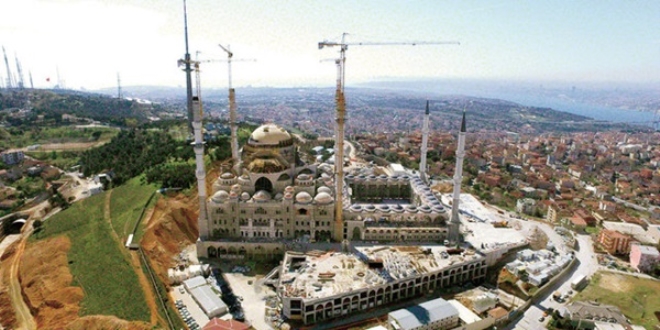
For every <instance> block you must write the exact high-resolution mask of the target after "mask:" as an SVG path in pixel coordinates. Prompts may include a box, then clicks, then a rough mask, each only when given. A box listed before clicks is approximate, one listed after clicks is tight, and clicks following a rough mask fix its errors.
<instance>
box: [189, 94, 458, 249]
mask: <svg viewBox="0 0 660 330" xmlns="http://www.w3.org/2000/svg"><path fill="white" fill-rule="evenodd" d="M428 120H429V111H428V104H427V110H426V114H425V120H424V122H425V127H428ZM424 135H425V136H426V135H428V129H425V130H424ZM464 138H465V115H463V123H462V125H461V134H459V146H463V147H464V145H465V142H464ZM233 145H234V144H233V143H232V146H233ZM422 149H426V147H425V146H424V145H423V146H422ZM425 151H426V150H422V155H424V154H425ZM236 154H240V160H237V161H235V164H237V165H236V166H234V168H233V169H232V170H231V171H227V172H225V173H222V174H221V175H220V177H219V178H218V179H217V180H216V181H215V182H214V184H213V188H212V195H211V197H210V198H209V199H208V200H206V203H205V204H204V205H201V207H203V208H206V210H205V211H206V212H204V213H205V214H207V217H206V219H204V218H203V217H201V216H200V219H199V221H200V223H199V228H200V234H199V235H200V240H199V241H198V243H197V244H198V246H197V248H198V250H197V251H198V254H199V255H200V256H202V257H209V258H245V257H247V258H260V257H265V258H279V257H281V256H282V255H283V254H284V252H285V248H286V247H285V242H287V241H290V240H294V239H304V240H308V241H311V242H314V241H324V242H325V241H334V242H346V241H352V242H355V241H378V242H390V243H397V242H411V241H412V242H422V243H423V242H427V243H443V242H444V241H445V240H450V241H451V242H452V243H454V242H457V241H459V239H460V238H459V235H458V225H456V226H454V225H452V224H451V223H458V221H459V220H458V213H457V212H452V219H450V216H449V212H447V209H446V208H445V206H443V204H442V203H441V202H440V200H439V199H438V197H437V196H436V194H435V193H434V192H432V191H431V188H430V187H429V185H428V184H427V181H425V180H424V178H426V174H425V170H424V169H425V166H421V167H420V169H421V171H420V172H419V173H418V174H415V175H413V174H411V172H409V171H406V170H405V169H403V168H397V167H392V168H390V170H389V171H388V172H389V174H390V175H385V174H382V175H374V174H371V175H362V174H359V175H353V174H351V173H350V172H349V174H348V175H346V176H345V178H344V180H343V182H340V184H341V188H342V189H343V192H344V193H343V194H342V195H343V198H342V199H341V200H336V199H335V196H336V194H335V193H334V192H335V191H336V184H337V182H336V180H335V176H333V173H332V166H330V165H329V164H319V163H317V164H306V163H304V162H303V161H301V158H300V157H299V155H298V153H297V147H296V144H295V139H294V137H293V136H292V135H291V134H290V133H289V132H287V131H286V130H285V129H283V128H281V127H279V126H277V125H275V124H265V125H263V126H261V127H259V128H257V129H256V130H255V131H254V132H253V133H252V134H251V135H250V138H249V140H248V141H247V143H246V144H245V145H244V146H243V147H242V149H241V150H240V152H238V153H236ZM462 154H463V153H462V150H460V149H459V150H458V151H457V165H456V168H457V177H456V178H455V183H456V182H458V185H459V189H455V193H459V192H460V182H461V179H460V173H461V171H460V168H461V167H462V158H463V157H462ZM456 200H457V199H455V200H454V202H456ZM336 203H340V206H341V209H342V210H343V212H342V215H343V216H342V218H343V219H341V221H336V217H335V210H336ZM200 213H202V212H200ZM453 213H456V214H453ZM449 220H452V221H451V222H450V221H449ZM337 226H340V228H337ZM452 228H453V229H452ZM450 230H455V231H456V233H455V234H452V233H450Z"/></svg>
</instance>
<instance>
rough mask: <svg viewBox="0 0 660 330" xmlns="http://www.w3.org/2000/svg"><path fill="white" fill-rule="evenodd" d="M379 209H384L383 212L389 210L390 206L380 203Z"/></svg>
mask: <svg viewBox="0 0 660 330" xmlns="http://www.w3.org/2000/svg"><path fill="white" fill-rule="evenodd" d="M378 210H380V211H383V212H389V211H390V207H389V206H388V205H384V204H383V205H378Z"/></svg>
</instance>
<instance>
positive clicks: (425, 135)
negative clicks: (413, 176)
mask: <svg viewBox="0 0 660 330" xmlns="http://www.w3.org/2000/svg"><path fill="white" fill-rule="evenodd" d="M428 143H429V101H428V100H426V112H425V113H424V124H423V126H422V155H421V159H420V161H419V177H420V178H421V179H422V181H424V182H425V183H428V181H427V178H426V154H427V153H428Z"/></svg>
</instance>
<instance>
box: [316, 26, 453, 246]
mask: <svg viewBox="0 0 660 330" xmlns="http://www.w3.org/2000/svg"><path fill="white" fill-rule="evenodd" d="M347 35H348V33H343V34H342V36H341V42H334V41H327V40H326V41H321V42H319V43H318V47H319V49H323V48H324V47H337V46H338V47H340V50H339V58H338V59H337V60H335V64H336V65H337V90H336V92H335V101H336V108H337V111H336V113H337V118H336V123H337V124H336V128H335V225H334V238H335V239H336V240H343V241H347V240H348V233H347V232H344V230H343V227H344V223H343V199H344V122H345V120H346V99H345V96H344V86H345V79H346V75H345V72H346V50H347V49H348V46H400V45H409V46H417V45H460V43H459V42H458V41H412V42H346V36H347Z"/></svg>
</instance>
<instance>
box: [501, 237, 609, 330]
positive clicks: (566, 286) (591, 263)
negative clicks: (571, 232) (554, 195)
mask: <svg viewBox="0 0 660 330" xmlns="http://www.w3.org/2000/svg"><path fill="white" fill-rule="evenodd" d="M545 226H547V227H549V226H548V225H547V224H543V225H542V226H539V228H543V227H545ZM544 231H545V230H544ZM577 241H578V244H579V245H578V246H579V248H578V250H577V251H575V257H576V258H577V260H579V261H580V263H579V265H578V267H577V269H576V270H575V271H573V272H571V273H569V274H568V275H567V276H566V277H565V280H564V281H563V282H560V283H557V284H555V285H554V286H553V289H552V290H550V291H548V292H547V294H546V295H545V296H543V297H542V298H541V300H540V301H539V302H537V303H535V304H533V305H532V306H530V307H529V309H527V311H525V314H524V315H523V317H522V318H521V319H519V320H517V321H516V322H513V323H512V324H510V325H509V326H508V327H507V328H506V329H522V330H533V329H543V328H545V323H547V321H548V319H546V320H544V321H543V322H540V321H539V319H540V318H541V316H543V313H544V311H546V310H547V309H548V308H553V309H557V308H559V307H561V306H563V305H564V303H558V302H556V301H555V300H554V299H552V294H553V293H554V292H555V291H559V292H561V293H562V294H566V293H568V292H569V290H571V282H572V281H573V280H574V279H575V278H577V277H578V276H580V275H586V276H587V277H591V276H592V275H593V274H594V273H595V272H596V271H597V270H598V269H599V265H598V260H596V257H595V254H594V251H593V246H592V240H591V237H590V236H589V235H577Z"/></svg>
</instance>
